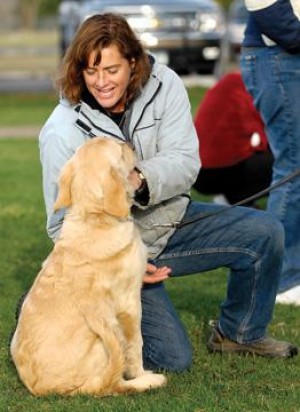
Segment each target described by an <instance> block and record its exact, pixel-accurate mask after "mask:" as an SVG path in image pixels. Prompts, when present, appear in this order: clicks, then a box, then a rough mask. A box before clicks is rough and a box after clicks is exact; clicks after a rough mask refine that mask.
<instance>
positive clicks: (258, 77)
mask: <svg viewBox="0 0 300 412" xmlns="http://www.w3.org/2000/svg"><path fill="white" fill-rule="evenodd" d="M241 71H242V75H243V79H244V82H245V85H246V88H247V89H248V91H249V93H250V94H251V95H252V96H253V99H254V104H255V106H256V107H257V109H258V111H259V112H260V114H261V116H262V118H263V121H264V123H265V126H266V132H267V135H268V140H269V143H270V147H271V150H272V152H273V155H274V164H273V178H272V179H273V183H275V182H277V181H278V180H279V179H281V178H282V177H284V176H286V175H288V174H289V173H291V172H293V171H294V170H296V169H299V168H300V112H299V107H300V54H297V55H291V54H288V53H287V52H285V51H284V50H282V49H281V48H280V47H277V46H275V47H262V48H245V49H243V51H242V54H241ZM299 205H300V177H297V178H295V179H293V181H291V182H289V183H286V184H285V185H283V186H281V187H279V188H278V189H276V190H274V191H272V192H271V193H270V196H269V199H268V208H267V210H268V211H269V212H270V213H272V214H274V215H276V216H277V218H278V219H279V220H280V221H281V222H282V224H283V226H284V229H285V252H284V260H283V268H282V274H281V278H280V284H279V292H284V291H285V290H288V289H290V288H291V287H293V286H296V285H300V230H299V229H300V207H299Z"/></svg>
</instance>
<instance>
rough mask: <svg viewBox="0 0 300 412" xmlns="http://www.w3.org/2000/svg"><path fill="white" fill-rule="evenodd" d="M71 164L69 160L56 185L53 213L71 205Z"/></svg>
mask: <svg viewBox="0 0 300 412" xmlns="http://www.w3.org/2000/svg"><path fill="white" fill-rule="evenodd" d="M73 169H74V167H73V162H72V160H69V161H68V162H67V163H66V164H65V166H64V167H63V169H62V171H61V174H60V177H59V183H58V196H57V199H56V201H55V203H54V212H56V211H57V210H59V209H61V208H63V207H69V206H71V204H72V195H71V185H72V180H73V175H74V172H73Z"/></svg>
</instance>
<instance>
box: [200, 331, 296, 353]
mask: <svg viewBox="0 0 300 412" xmlns="http://www.w3.org/2000/svg"><path fill="white" fill-rule="evenodd" d="M207 349H208V350H209V352H220V353H238V354H244V355H245V354H248V353H249V354H251V355H258V356H265V357H268V358H292V357H293V356H296V355H297V354H298V347H297V346H295V345H293V344H291V343H289V342H284V341H279V340H275V339H272V338H270V337H266V338H264V339H262V340H260V341H257V342H253V343H237V342H234V341H232V340H229V339H227V338H226V337H225V336H223V335H222V334H221V332H220V331H219V329H218V326H216V325H215V326H214V327H213V331H212V335H211V337H210V339H209V341H208V343H207Z"/></svg>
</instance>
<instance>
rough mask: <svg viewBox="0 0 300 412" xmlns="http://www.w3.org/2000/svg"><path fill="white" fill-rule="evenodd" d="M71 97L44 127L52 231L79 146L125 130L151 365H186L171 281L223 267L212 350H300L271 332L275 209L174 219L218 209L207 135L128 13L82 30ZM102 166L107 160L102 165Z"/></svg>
mask: <svg viewBox="0 0 300 412" xmlns="http://www.w3.org/2000/svg"><path fill="white" fill-rule="evenodd" d="M58 87H59V91H60V93H61V95H62V100H61V101H60V103H59V104H58V106H57V107H56V108H55V110H54V111H53V113H52V114H51V115H50V118H49V119H48V120H47V122H46V124H45V125H44V127H43V129H42V131H41V134H40V153H41V162H42V168H43V190H44V197H45V202H46V209H47V230H48V234H49V236H50V237H51V238H52V239H53V240H55V239H56V238H57V237H58V236H59V233H60V229H61V225H62V222H63V218H64V214H65V212H66V211H65V210H61V211H60V212H59V213H53V203H54V201H55V198H56V196H57V180H58V175H59V172H60V170H61V168H62V167H63V165H64V164H65V163H66V161H67V160H68V159H69V158H70V157H71V156H72V154H73V153H74V152H75V150H76V149H77V147H78V146H80V145H82V144H83V143H84V142H85V141H87V140H88V139H90V138H93V136H95V135H105V136H107V138H111V137H113V138H118V139H120V140H122V141H124V142H126V141H127V142H128V143H130V144H131V145H132V146H133V147H134V148H135V152H136V156H137V159H138V168H137V169H136V170H135V171H133V172H132V173H131V174H130V176H129V180H130V182H131V184H132V186H133V187H134V189H135V206H134V207H133V216H134V219H135V221H136V224H137V226H138V227H139V228H140V231H141V235H142V238H143V240H144V242H145V244H146V245H147V247H148V251H149V265H148V272H147V273H146V274H145V278H144V282H145V287H144V288H143V290H142V310H143V314H142V335H143V341H144V346H143V357H144V366H145V368H150V369H155V370H157V369H166V370H171V371H181V370H184V369H186V368H187V367H189V365H190V364H191V359H192V350H191V344H190V342H189V339H188V337H187V333H186V331H185V329H184V327H183V325H182V324H181V322H180V320H179V318H178V316H177V314H176V312H175V309H174V307H173V305H172V303H171V301H170V299H169V297H168V295H167V292H166V290H165V288H164V283H163V280H165V279H167V278H168V277H169V276H172V277H176V276H181V275H185V274H192V273H198V272H203V271H207V270H210V269H215V268H217V267H221V266H226V267H227V268H229V270H230V276H229V283H228V294H227V297H226V300H225V301H224V302H223V304H222V306H221V310H220V317H219V320H218V322H217V323H216V324H215V325H214V326H213V330H212V336H211V338H210V340H209V343H208V348H209V350H210V351H217V352H237V353H240V352H245V353H254V354H258V355H262V356H270V357H283V358H285V357H290V356H293V355H295V354H297V352H298V349H297V347H296V346H295V345H292V344H290V343H288V342H282V341H277V340H275V339H272V338H269V337H267V335H266V333H267V327H268V324H269V322H270V321H271V318H272V313H273V308H274V304H275V297H276V292H277V286H278V279H279V275H280V271H281V264H282V254H283V229H282V226H281V224H280V222H278V221H277V219H276V218H273V217H271V216H268V215H267V214H265V213H263V212H259V211H256V210H254V209H253V210H252V209H249V208H236V209H231V210H228V211H227V212H225V213H226V214H223V215H222V216H221V215H217V216H214V217H212V218H207V219H206V220H197V221H196V222H194V223H190V224H187V225H186V226H184V227H182V228H178V229H175V228H174V227H172V224H173V223H174V222H176V221H182V220H185V221H186V220H187V219H191V218H194V217H196V216H198V214H199V213H207V212H215V211H219V210H220V208H222V207H220V206H217V205H209V204H206V203H204V204H202V203H198V202H193V201H191V200H190V197H189V189H190V187H191V185H192V183H193V182H194V180H195V179H196V176H197V174H198V170H199V158H198V140H197V136H196V131H195V129H194V125H193V120H192V117H191V113H190V104H189V100H188V95H187V92H186V90H185V88H184V85H183V83H182V81H181V80H180V78H179V77H178V76H177V75H176V74H175V73H174V72H173V71H172V70H170V69H169V68H168V67H166V66H165V65H161V64H158V63H156V62H155V61H154V59H153V58H152V57H150V56H148V55H147V54H146V53H145V51H144V50H143V48H142V46H141V44H140V42H139V41H138V40H137V38H136V36H135V34H134V33H133V31H132V29H131V28H130V26H129V25H128V23H127V21H126V20H125V19H124V18H123V17H121V16H119V15H116V14H109V13H108V14H102V15H95V16H93V17H90V18H89V19H87V20H86V21H85V22H84V23H83V24H82V26H81V27H80V28H79V30H78V32H77V34H76V35H75V38H74V40H73V42H72V44H71V46H70V47H69V49H68V50H67V53H66V55H65V57H64V60H63V62H62V67H61V72H60V77H59V79H58ZM99 167H101V165H100V164H99Z"/></svg>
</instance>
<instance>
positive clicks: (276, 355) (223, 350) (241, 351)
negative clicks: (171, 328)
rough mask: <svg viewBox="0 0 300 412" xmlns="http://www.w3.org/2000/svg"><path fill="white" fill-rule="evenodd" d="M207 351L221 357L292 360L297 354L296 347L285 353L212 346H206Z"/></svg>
mask: <svg viewBox="0 0 300 412" xmlns="http://www.w3.org/2000/svg"><path fill="white" fill-rule="evenodd" d="M207 349H208V351H209V352H210V353H220V354H221V355H222V354H223V353H224V354H226V353H228V354H232V353H234V354H238V355H252V356H262V357H267V358H293V357H294V356H296V355H297V354H298V348H297V347H296V346H291V347H290V348H289V349H287V350H286V351H285V352H277V353H274V352H270V353H268V352H265V351H259V350H258V349H253V348H251V347H243V348H224V347H219V346H218V347H216V346H213V345H209V344H208V345H207Z"/></svg>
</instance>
